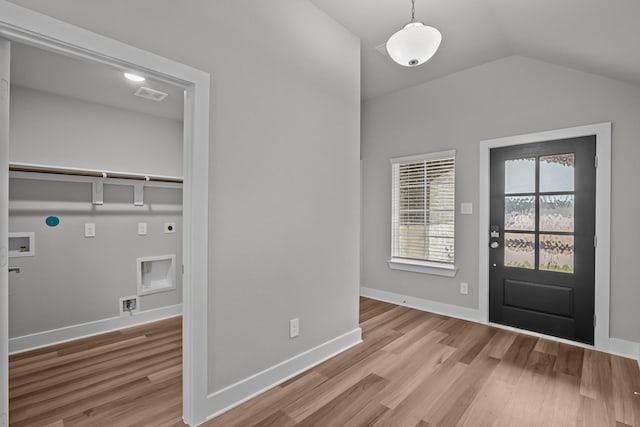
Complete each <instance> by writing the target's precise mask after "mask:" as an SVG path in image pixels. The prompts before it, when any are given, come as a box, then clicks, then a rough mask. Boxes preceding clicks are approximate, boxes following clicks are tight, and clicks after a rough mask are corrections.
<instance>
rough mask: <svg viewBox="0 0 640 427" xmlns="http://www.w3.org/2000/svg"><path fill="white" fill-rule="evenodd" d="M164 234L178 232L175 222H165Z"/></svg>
mask: <svg viewBox="0 0 640 427" xmlns="http://www.w3.org/2000/svg"><path fill="white" fill-rule="evenodd" d="M164 232H165V233H175V232H176V223H175V222H165V223H164Z"/></svg>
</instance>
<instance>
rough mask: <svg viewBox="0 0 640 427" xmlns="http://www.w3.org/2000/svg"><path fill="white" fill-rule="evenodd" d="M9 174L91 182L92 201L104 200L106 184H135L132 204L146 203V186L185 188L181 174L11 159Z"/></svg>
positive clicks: (10, 176)
mask: <svg viewBox="0 0 640 427" xmlns="http://www.w3.org/2000/svg"><path fill="white" fill-rule="evenodd" d="M9 178H13V179H35V180H39V181H62V182H82V183H87V184H91V186H92V194H93V197H92V203H93V204H94V205H102V204H104V199H103V195H104V191H103V188H104V185H105V184H109V185H125V186H132V187H133V190H134V198H133V204H134V205H135V206H144V188H145V187H157V188H182V178H181V177H176V176H162V175H146V174H138V173H129V172H114V171H102V170H94V169H80V168H69V167H59V166H46V165H35V164H29V163H10V164H9Z"/></svg>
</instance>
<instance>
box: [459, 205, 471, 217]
mask: <svg viewBox="0 0 640 427" xmlns="http://www.w3.org/2000/svg"><path fill="white" fill-rule="evenodd" d="M460 213H461V214H462V215H471V214H473V203H460Z"/></svg>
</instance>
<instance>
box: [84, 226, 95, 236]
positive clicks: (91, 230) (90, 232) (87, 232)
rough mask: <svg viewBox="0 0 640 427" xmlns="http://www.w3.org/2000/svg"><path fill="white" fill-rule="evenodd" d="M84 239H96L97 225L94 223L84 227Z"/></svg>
mask: <svg viewBox="0 0 640 427" xmlns="http://www.w3.org/2000/svg"><path fill="white" fill-rule="evenodd" d="M84 237H96V225H95V224H93V223H89V224H85V225H84Z"/></svg>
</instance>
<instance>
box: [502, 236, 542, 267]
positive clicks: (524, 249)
mask: <svg viewBox="0 0 640 427" xmlns="http://www.w3.org/2000/svg"><path fill="white" fill-rule="evenodd" d="M535 246H536V236H535V234H529V233H505V235H504V265H505V266H506V267H517V268H529V269H534V268H536V252H535Z"/></svg>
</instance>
